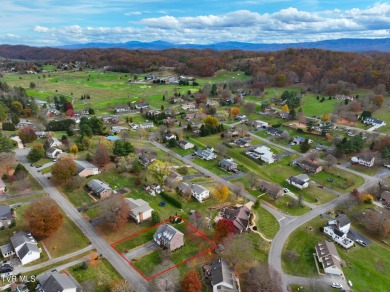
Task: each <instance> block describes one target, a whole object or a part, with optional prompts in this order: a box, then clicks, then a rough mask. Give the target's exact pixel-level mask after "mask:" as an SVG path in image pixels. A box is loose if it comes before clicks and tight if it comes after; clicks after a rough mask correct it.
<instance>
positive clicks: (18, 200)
mask: <svg viewBox="0 0 390 292" xmlns="http://www.w3.org/2000/svg"><path fill="white" fill-rule="evenodd" d="M46 196H47V194H34V195H31V196H23V197H19V198H13V199H9V200H5V201H0V205H13V204H16V203H24V202H26V201H33V200H36V199H39V198H43V197H46Z"/></svg>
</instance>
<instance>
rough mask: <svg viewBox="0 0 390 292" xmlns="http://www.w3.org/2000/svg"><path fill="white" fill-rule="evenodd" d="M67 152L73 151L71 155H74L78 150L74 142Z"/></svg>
mask: <svg viewBox="0 0 390 292" xmlns="http://www.w3.org/2000/svg"><path fill="white" fill-rule="evenodd" d="M69 152H70V153H73V155H75V156H76V154H77V152H79V148H78V147H77V145H76V144H73V145H72V146H70V148H69Z"/></svg>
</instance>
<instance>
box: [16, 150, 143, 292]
mask: <svg viewBox="0 0 390 292" xmlns="http://www.w3.org/2000/svg"><path fill="white" fill-rule="evenodd" d="M28 151H29V149H17V150H16V151H15V152H16V159H17V160H18V161H19V162H21V163H23V164H24V166H25V167H26V168H27V169H28V171H29V172H30V173H31V175H32V176H33V177H34V178H35V179H36V180H37V181H38V182H39V183H40V184H41V185H42V187H43V189H44V191H45V192H47V193H48V194H49V196H50V197H51V198H52V199H54V200H55V201H56V202H57V204H58V205H59V206H60V207H61V208H62V210H63V211H64V212H65V214H67V216H68V217H69V218H70V219H71V220H72V221H73V222H74V223H75V224H76V225H77V226H78V227H79V228H80V230H81V231H82V232H83V233H84V235H85V236H86V237H87V238H88V239H89V241H90V242H91V243H92V245H93V246H94V247H95V248H96V249H97V251H98V252H99V253H100V254H103V257H105V258H106V259H107V260H108V261H109V262H110V263H111V265H112V266H113V267H114V268H115V269H116V270H117V271H118V273H119V274H121V276H122V277H123V278H124V279H125V280H127V281H129V283H131V285H132V287H134V289H135V290H136V291H150V287H149V284H148V282H147V281H145V280H144V279H143V278H142V277H141V276H140V275H139V274H138V273H137V272H136V271H135V270H134V269H132V268H131V267H130V266H129V264H128V263H127V262H126V261H125V260H124V259H123V258H122V257H121V256H120V255H119V254H118V253H116V252H115V250H114V249H112V248H111V246H110V245H109V244H108V243H107V242H106V241H105V240H104V239H103V238H102V237H101V235H100V234H99V233H98V232H97V231H96V230H95V229H94V228H93V227H92V226H91V225H90V224H89V223H88V222H87V221H86V220H85V219H84V218H83V217H82V216H81V214H80V213H79V212H78V211H77V210H76V209H75V208H74V207H73V206H72V205H71V204H70V203H69V201H68V200H67V199H65V197H64V196H62V195H61V193H60V192H59V191H58V190H57V189H56V188H55V187H54V186H53V185H52V184H51V183H50V181H49V180H48V179H47V178H45V177H43V176H42V174H41V173H39V172H37V169H36V168H35V167H31V166H30V164H29V163H28V162H27V159H26V155H27V154H28Z"/></svg>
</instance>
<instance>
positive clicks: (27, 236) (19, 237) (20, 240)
mask: <svg viewBox="0 0 390 292" xmlns="http://www.w3.org/2000/svg"><path fill="white" fill-rule="evenodd" d="M26 242H31V243H36V241H35V239H34V238H33V237H32V235H31V233H27V232H25V231H19V232H18V233H15V234H14V235H12V236H11V243H12V245H13V246H14V248H17V247H18V246H21V245H22V244H24V243H26Z"/></svg>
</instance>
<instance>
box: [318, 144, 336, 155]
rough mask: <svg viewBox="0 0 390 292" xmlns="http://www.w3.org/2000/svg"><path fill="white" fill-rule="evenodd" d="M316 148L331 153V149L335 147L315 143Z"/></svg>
mask: <svg viewBox="0 0 390 292" xmlns="http://www.w3.org/2000/svg"><path fill="white" fill-rule="evenodd" d="M316 150H318V151H324V152H327V153H333V151H334V150H335V148H334V147H332V146H325V145H321V144H317V145H316Z"/></svg>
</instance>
